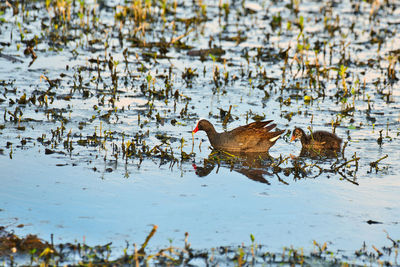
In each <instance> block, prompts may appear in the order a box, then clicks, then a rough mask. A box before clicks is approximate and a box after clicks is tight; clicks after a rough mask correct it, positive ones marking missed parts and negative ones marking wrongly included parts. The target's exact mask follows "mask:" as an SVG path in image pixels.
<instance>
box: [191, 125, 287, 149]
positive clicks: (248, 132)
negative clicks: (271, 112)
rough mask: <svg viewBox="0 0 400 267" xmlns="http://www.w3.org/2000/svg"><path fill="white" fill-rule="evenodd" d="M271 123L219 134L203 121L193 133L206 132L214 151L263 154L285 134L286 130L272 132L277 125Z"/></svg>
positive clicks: (247, 126)
mask: <svg viewBox="0 0 400 267" xmlns="http://www.w3.org/2000/svg"><path fill="white" fill-rule="evenodd" d="M271 122H272V120H269V121H256V122H253V123H250V124H247V125H244V126H240V127H238V128H236V129H233V130H231V131H229V132H223V133H217V132H216V131H215V129H214V126H213V125H212V124H211V123H210V122H209V121H208V120H204V119H201V120H199V121H198V122H197V124H196V128H195V129H194V130H193V133H196V132H197V131H205V132H206V133H207V136H208V140H209V141H210V143H211V145H212V146H213V148H214V149H217V150H222V151H227V152H241V153H242V152H243V153H250V152H256V153H263V152H268V150H269V148H270V147H271V146H273V145H274V144H275V142H276V140H277V139H278V138H279V137H280V136H281V134H282V133H284V132H285V131H284V130H281V131H276V132H270V131H271V130H272V129H274V128H275V127H276V124H274V123H273V124H269V123H271Z"/></svg>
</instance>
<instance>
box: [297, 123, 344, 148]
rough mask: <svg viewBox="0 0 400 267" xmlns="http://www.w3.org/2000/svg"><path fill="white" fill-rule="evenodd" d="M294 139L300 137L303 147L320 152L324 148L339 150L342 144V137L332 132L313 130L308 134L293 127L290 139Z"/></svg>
mask: <svg viewBox="0 0 400 267" xmlns="http://www.w3.org/2000/svg"><path fill="white" fill-rule="evenodd" d="M295 139H300V141H301V145H302V147H303V149H306V150H314V151H320V152H323V151H325V150H328V151H340V147H341V144H342V139H341V138H339V137H338V136H337V135H336V134H334V133H330V132H326V131H315V132H312V133H311V134H310V135H306V133H305V132H304V131H303V130H302V129H300V128H295V129H294V130H293V134H292V139H291V141H294V140H295Z"/></svg>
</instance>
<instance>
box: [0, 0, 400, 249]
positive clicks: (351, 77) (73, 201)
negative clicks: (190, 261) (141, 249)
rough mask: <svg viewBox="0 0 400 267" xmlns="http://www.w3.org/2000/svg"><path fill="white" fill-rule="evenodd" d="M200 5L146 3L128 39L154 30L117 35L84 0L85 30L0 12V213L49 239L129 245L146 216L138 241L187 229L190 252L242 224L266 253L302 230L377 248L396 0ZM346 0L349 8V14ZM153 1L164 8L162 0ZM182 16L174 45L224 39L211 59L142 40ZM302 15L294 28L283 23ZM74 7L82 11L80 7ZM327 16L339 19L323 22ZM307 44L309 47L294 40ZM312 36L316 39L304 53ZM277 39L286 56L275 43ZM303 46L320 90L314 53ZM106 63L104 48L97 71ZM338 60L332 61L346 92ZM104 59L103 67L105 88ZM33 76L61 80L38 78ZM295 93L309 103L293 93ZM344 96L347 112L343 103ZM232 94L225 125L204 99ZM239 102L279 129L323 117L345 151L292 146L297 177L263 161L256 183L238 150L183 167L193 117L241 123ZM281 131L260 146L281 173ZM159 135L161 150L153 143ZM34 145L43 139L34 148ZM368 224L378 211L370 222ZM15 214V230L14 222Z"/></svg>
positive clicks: (303, 243) (393, 124)
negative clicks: (142, 27)
mask: <svg viewBox="0 0 400 267" xmlns="http://www.w3.org/2000/svg"><path fill="white" fill-rule="evenodd" d="M288 2H290V1H288ZM108 4H109V5H113V4H112V3H108ZM207 4H208V5H207V7H206V13H207V15H206V17H204V14H203V15H202V14H197V13H196V12H198V11H196V10H198V7H196V6H192V4H188V3H184V2H182V3H179V4H178V6H177V11H176V17H175V15H174V16H173V15H170V16H166V23H165V24H164V22H163V20H162V19H161V18H162V16H161V15H160V13H158V12H161V8H159V7H153V9H152V11H151V12H154V13H153V14H154V17H153V21H150V22H149V24H150V25H151V27H149V28H146V32H145V33H144V36H145V38H144V37H142V36H141V35H137V36H136V38H139V39H140V38H142V39H143V40H146V42H147V43H151V42H154V43H153V45H152V46H151V47H144V46H146V45H145V44H142V45H138V44H137V43H135V42H134V41H132V36H133V33H132V29H133V28H134V26H133V25H137V24H132V23H133V22H129V19H130V18H128V17H127V18H125V24H124V25H122V26H121V25H120V22H115V17H114V11H113V9H109V8H104V9H103V8H101V7H99V6H97V7H95V10H96V14H100V15H101V18H102V19H101V20H100V21H98V22H97V23H95V26H91V27H90V29H91V31H90V32H85V31H83V30H82V29H81V28H85V26H82V27H80V28H79V27H76V28H74V27H70V26H64V27H65V31H63V30H62V27H61V26H62V25H64V24H63V23H62V22H59V24H60V26H59V29H58V30H55V29H53V28H52V29H51V30H50V29H48V28H46V27H45V28H44V29H42V28H41V26H40V22H43V23H45V24H46V25H47V26H48V25H53V24H52V23H55V22H54V21H55V20H53V21H52V23H50V21H49V19H48V17H50V18H54V17H56V16H55V15H54V14H55V13H54V11H53V9H51V8H50V9H49V11H47V10H46V9H45V8H41V5H42V3H33V4H30V5H28V6H27V7H26V8H28V9H30V12H29V15H26V18H25V20H23V19H22V17H21V14H19V15H18V16H15V17H13V16H12V13H11V9H9V8H6V9H5V14H4V15H2V17H3V18H5V20H6V22H5V23H4V24H2V26H1V28H0V29H1V33H0V41H1V42H3V43H9V44H10V45H9V46H8V45H4V49H3V50H2V54H4V55H9V56H12V57H15V58H17V59H19V60H20V61H22V62H23V63H21V62H19V61H18V62H11V61H10V60H9V59H7V58H5V57H0V65H1V68H0V80H1V81H3V83H2V89H1V90H2V95H1V96H0V98H1V99H3V100H4V101H2V102H1V103H0V107H1V110H0V114H2V113H4V114H5V116H2V117H3V118H2V119H0V125H3V126H4V127H2V129H1V130H0V149H1V150H2V155H0V158H1V160H0V166H1V169H2V170H3V171H2V174H0V177H1V181H2V185H3V186H2V187H1V188H0V208H1V211H0V224H1V225H5V226H8V228H9V229H12V230H15V231H16V233H18V234H28V233H33V234H38V235H39V236H40V237H41V238H44V239H47V240H48V239H50V235H51V234H54V238H55V241H56V242H73V241H78V242H86V243H88V244H92V245H94V244H104V243H108V242H110V241H112V242H113V246H115V247H118V248H121V247H124V246H125V242H126V241H128V242H129V243H138V244H140V243H142V242H143V241H144V240H145V237H146V236H147V234H148V233H149V232H150V230H151V228H152V225H153V224H156V225H158V226H159V228H158V231H157V233H156V235H155V236H154V237H153V238H152V239H151V242H150V246H151V247H153V248H158V247H162V246H165V245H168V244H169V243H170V242H171V241H172V242H173V244H175V245H178V246H179V245H183V240H184V233H185V232H188V233H189V242H191V243H192V246H193V247H196V248H211V247H216V246H222V245H237V244H241V243H242V242H244V243H250V234H253V235H254V236H255V238H256V241H257V242H258V243H261V244H264V245H266V246H267V247H268V248H270V249H271V251H280V250H281V248H282V247H283V246H290V245H293V246H294V247H304V248H306V249H312V244H313V240H316V241H317V242H319V243H323V242H328V247H329V248H330V249H332V250H339V249H341V250H345V251H348V252H349V254H351V253H352V251H354V250H355V249H358V248H360V247H361V245H362V244H363V242H365V243H366V244H367V245H368V246H369V248H371V245H375V246H376V247H381V246H383V245H388V244H390V241H388V240H387V238H386V232H387V233H388V234H389V235H390V236H391V237H392V238H394V239H398V238H399V236H400V228H399V227H398V224H399V222H400V218H399V216H398V214H400V208H399V207H398V205H397V203H398V201H399V194H398V192H400V190H399V189H400V188H399V187H400V183H399V180H398V179H399V177H400V173H399V171H398V168H397V164H398V162H399V159H400V157H399V149H398V148H399V145H400V144H399V138H398V135H399V133H400V127H399V120H400V115H399V109H400V105H399V100H400V99H399V82H398V81H397V79H393V77H392V76H390V75H389V73H390V72H389V70H388V68H389V66H390V68H393V69H394V73H395V74H396V75H398V73H399V64H398V62H397V61H398V59H397V61H396V60H395V59H393V58H396V57H398V52H396V51H397V50H396V49H398V48H399V47H398V34H397V32H398V31H399V26H398V24H395V23H393V21H396V18H397V15H398V12H399V11H398V10H399V3H397V2H394V3H392V4H391V5H392V6H393V7H394V8H393V7H388V6H386V5H385V4H382V5H381V6H380V8H379V10H377V11H376V12H378V13H377V15H376V16H373V17H372V19H370V10H371V8H372V7H371V5H369V4H368V3H364V2H363V3H359V4H358V3H352V2H345V3H342V4H338V5H335V6H333V7H330V6H329V5H328V4H327V7H324V3H319V2H313V1H306V2H304V3H301V4H300V6H299V14H298V15H296V13H295V12H294V11H293V10H292V9H289V8H288V6H287V5H286V4H288V3H280V4H274V3H271V2H269V1H260V2H259V3H258V5H259V6H260V7H262V9H261V10H259V6H257V5H254V3H253V5H254V6H253V7H252V5H250V6H248V7H249V8H250V9H252V8H254V7H257V8H254V14H252V13H253V12H250V13H246V10H245V9H243V7H242V6H241V5H238V4H235V3H230V13H229V16H228V19H227V20H226V19H225V18H224V16H225V15H224V14H225V13H224V12H225V11H223V10H221V11H220V9H219V8H218V2H216V3H211V2H210V3H207ZM354 4H357V5H359V8H360V12H361V13H359V14H357V15H354V14H353V11H352V10H354V9H355V7H354ZM352 5H353V6H352ZM88 6H89V7H90V8H92V7H93V6H92V5H88ZM122 6H124V5H122ZM128 6H129V5H128ZM35 7H37V8H38V9H35ZM310 7H312V9H310ZM168 8H169V11H170V12H172V11H171V10H173V7H172V6H169V7H168ZM73 10H75V11H76V10H79V7H75V9H73ZM279 12H280V13H279ZM220 13H221V14H222V15H221V17H220V16H219V15H218V14H220ZM25 14H26V13H25ZM73 14H75V13H73ZM279 14H280V16H281V19H282V27H281V28H280V27H279V26H276V27H277V28H276V30H273V27H272V26H271V25H273V24H271V21H273V16H275V17H278V16H279ZM194 15H197V16H198V17H199V18H202V19H203V20H199V21H198V22H197V23H198V24H197V25H191V26H192V27H194V30H193V32H191V33H189V34H188V35H187V36H186V37H183V38H182V39H181V40H182V43H184V44H186V45H189V46H193V49H192V50H196V49H206V48H208V44H209V42H211V43H212V45H217V46H221V48H222V49H224V50H225V54H224V55H222V56H221V57H222V59H218V57H216V58H215V57H214V59H215V60H213V59H212V58H211V57H210V56H208V55H207V54H206V56H205V58H204V59H202V58H200V57H194V56H189V55H187V50H185V49H184V48H182V47H179V46H178V45H177V46H175V47H174V46H171V47H167V48H166V49H167V53H166V54H165V56H164V55H163V53H162V48H160V47H162V45H157V43H156V42H160V40H161V39H160V36H161V37H163V38H164V39H165V40H171V38H173V37H177V36H179V35H181V34H184V33H185V24H184V23H183V22H182V20H177V21H176V22H175V24H176V25H177V26H176V27H177V28H176V29H175V31H174V30H172V28H171V27H172V26H171V25H172V24H171V23H172V20H174V19H177V18H180V19H182V18H190V17H193V16H194ZM324 15H325V16H326V18H327V22H326V24H324ZM300 16H302V17H303V19H304V22H303V23H304V31H303V33H304V37H303V36H302V35H300V27H299V26H296V25H297V24H299V23H300V22H299V21H300V20H301V18H300ZM337 16H338V17H339V20H337V19H336V18H337ZM36 17H37V18H38V19H37V18H36ZM34 18H35V19H34ZM85 18H89V20H91V19H93V14H89V15H88V14H86V15H85ZM16 21H17V22H20V23H21V25H22V26H21V27H22V29H26V31H25V32H24V36H25V37H24V40H29V39H31V38H34V35H35V34H36V35H38V39H39V40H40V41H39V42H38V43H39V44H38V45H37V46H35V47H34V51H35V52H36V54H37V56H38V57H37V59H36V60H35V61H34V62H33V63H32V64H31V65H30V66H29V63H30V62H31V58H30V57H29V56H28V57H25V56H24V54H23V50H24V49H25V46H26V44H25V42H23V41H21V40H20V37H19V34H20V30H19V27H18V26H17V22H16ZM84 21H86V20H84ZM353 22H354V27H353V30H351V29H349V27H350V25H351V23H353ZM80 23H81V21H80V19H79V17H78V16H72V20H71V25H75V26H77V25H81V24H80ZM296 23H297V24H296ZM289 24H290V27H289V26H288V25H289ZM84 25H85V24H84ZM113 25H114V27H113ZM116 25H117V26H118V27H117V26H116ZM324 25H330V26H324ZM120 26H121V27H122V30H121V32H122V33H123V38H122V40H123V42H122V45H121V44H120V43H121V42H120V40H119V37H118V34H119V31H118V29H119V27H120ZM336 26H337V27H338V28H339V30H336V31H333V32H329V30H327V29H331V28H334V27H336ZM50 27H53V26H50ZM385 31H386V32H385ZM50 33H57V34H60V36H63V35H68V34H71V36H70V39H71V40H70V41H69V42H67V43H63V42H59V43H57V40H61V39H62V38H61V39H60V38H56V39H54V40H52V39H50V38H49V36H50ZM11 35H12V39H10V36H11ZM238 35H240V36H242V37H246V39H245V40H244V41H243V42H241V43H237V42H236V41H235V40H236V39H229V38H233V37H237V36H238ZM96 38H97V39H99V41H98V43H96V44H93V45H91V43H90V42H89V40H95V39H96ZM130 38H131V39H130ZM210 38H212V40H211V41H210ZM374 38H375V39H374ZM376 38H378V39H376ZM379 38H380V39H379ZM104 40H106V41H107V44H108V45H110V46H109V47H106V46H105V44H104ZM379 40H380V41H379ZM378 41H379V42H381V43H380V44H378V43H377V42H378ZM54 42H55V43H54ZM323 42H326V45H325V46H323ZM308 44H310V48H308V49H301V46H304V47H307V45H308ZM317 44H318V45H319V46H322V47H321V48H320V50H319V52H318V55H317V56H316V55H315V52H314V50H313V48H314V47H316V46H317ZM289 45H290V49H289V50H288V56H289V57H288V61H287V64H285V62H284V53H283V51H284V50H286V49H287V48H288V47H289ZM18 46H20V48H19V50H18V49H17V48H18ZM343 47H346V48H345V50H343V49H344V48H343ZM50 48H51V49H50ZM124 49H127V54H126V60H125V56H124ZM324 50H325V52H323V51H324ZM145 52H146V53H148V54H149V53H156V54H157V57H154V54H153V55H152V56H148V54H146V53H145ZM330 53H331V54H332V58H331V59H330V56H329V54H330ZM247 55H248V58H247V59H246V57H247ZM257 55H259V60H257ZM110 56H112V59H111V58H110ZM97 58H99V65H97ZM317 58H318V64H319V66H320V68H319V72H320V73H321V74H320V76H319V77H318V80H319V82H320V83H321V85H320V86H319V85H318V82H317V81H316V80H317V75H316V74H315V73H316V68H315V66H314V65H315V64H317V63H316V62H317ZM224 60H225V61H224ZM393 60H394V61H393ZM116 61H118V62H116ZM109 62H113V65H112V67H111V69H112V71H110V67H109V66H110V65H109ZM299 62H300V63H299ZM301 62H303V63H301ZM305 62H307V63H305ZM393 62H397V63H396V64H393ZM67 65H68V67H67ZM340 65H344V66H345V67H347V70H346V73H345V76H344V77H345V80H346V86H347V88H348V95H347V96H345V95H344V86H343V83H342V81H343V78H342V77H341V76H340V74H339V72H338V70H340ZM126 66H128V69H126ZM298 66H299V67H298ZM313 66H314V67H313ZM189 67H190V68H191V69H192V70H194V72H195V76H194V77H193V79H191V80H190V81H189V80H185V79H184V78H182V74H183V73H185V72H186V71H187V68H189ZM283 67H285V73H284V72H283ZM98 68H100V70H98ZM302 68H304V70H302ZM327 69H329V71H327ZM115 71H116V72H115ZM112 72H113V73H116V75H117V76H116V77H117V80H118V85H117V87H116V89H117V90H116V91H114V86H115V80H113V75H112ZM98 73H100V77H99V76H98ZM214 73H219V76H218V75H215V74H214ZM264 73H265V74H264ZM322 73H323V74H322ZM42 75H44V76H46V77H47V78H48V79H50V80H55V79H59V81H58V82H56V81H53V84H54V86H50V83H49V82H47V81H46V78H44V77H42V78H40V77H41V76H42ZM224 77H228V78H227V82H225V80H224ZM313 79H314V80H313ZM168 86H171V87H170V88H171V89H168V88H169V87H168ZM323 88H325V89H324V93H325V95H326V96H325V97H322V96H321V92H322V90H323ZM24 93H25V94H26V95H27V99H29V98H30V97H33V96H36V102H34V103H33V101H32V102H29V101H28V103H27V104H23V103H22V104H18V100H19V99H20V98H21V96H22V95H23V94H24ZM304 95H308V96H311V97H312V98H313V100H312V101H311V102H310V103H307V102H305V101H304ZM336 95H338V97H336ZM40 96H42V97H43V99H42V100H39V98H40ZM66 96H67V98H66ZM45 97H47V101H46V100H45V99H46V98H45ZM289 98H290V101H289V100H288V99H289ZM368 98H369V101H368ZM346 101H347V102H346ZM353 101H354V106H355V110H354V111H350V112H348V113H346V112H344V110H345V109H347V108H348V107H351V106H353ZM13 102H14V103H13ZM230 105H232V110H231V115H232V117H233V120H231V121H230V122H229V123H228V125H227V126H224V125H223V123H222V122H223V118H221V116H220V109H223V110H225V111H227V110H228V109H229V106H230ZM368 106H370V108H369V107H368ZM18 109H19V110H21V111H22V113H23V114H22V115H21V114H20V113H19V111H18ZM8 112H10V113H11V114H14V113H15V114H16V115H15V117H14V116H13V115H10V113H8ZM157 114H158V115H157ZM255 115H259V116H265V119H273V120H274V121H275V123H276V124H277V125H278V127H279V128H280V129H288V130H292V129H293V128H294V127H295V126H298V127H302V128H303V129H305V130H306V129H307V127H308V126H312V128H313V130H320V129H324V130H328V131H330V130H331V129H332V122H336V123H337V124H338V126H337V128H336V133H337V134H338V135H339V136H340V137H342V138H343V139H344V141H346V142H348V144H347V146H346V149H345V155H344V156H345V158H340V159H339V161H338V162H337V163H336V165H334V164H335V162H336V160H335V159H320V160H316V159H308V158H305V159H298V160H299V161H300V162H301V164H302V165H305V164H308V167H307V169H308V170H309V171H310V172H309V173H308V174H307V176H306V177H304V178H301V179H298V178H296V177H295V175H294V173H293V172H289V173H288V175H287V176H286V175H285V174H284V172H283V171H281V172H278V174H274V173H273V169H272V167H271V165H270V164H271V163H270V162H269V163H266V165H264V166H263V167H262V168H259V169H256V170H259V171H260V172H261V173H262V177H263V179H264V180H262V182H260V180H258V181H255V180H254V179H249V177H248V176H246V175H244V173H246V174H248V167H247V166H243V165H242V164H239V163H236V164H235V165H234V168H233V169H232V170H231V168H230V164H229V163H226V162H222V165H221V166H220V167H219V168H218V166H215V167H214V169H212V171H211V172H210V173H209V174H208V175H205V176H201V177H200V176H198V175H197V174H196V172H195V170H194V168H193V166H192V164H193V163H195V164H196V165H197V166H199V167H203V162H204V159H206V158H208V156H209V154H210V153H211V150H210V149H209V148H208V146H209V143H208V140H207V138H206V135H205V133H204V132H199V133H197V134H196V135H195V139H194V146H193V147H192V137H191V130H192V129H193V128H194V126H195V122H196V121H197V119H198V118H201V117H203V118H207V119H209V120H210V121H211V122H212V123H214V124H215V126H216V128H217V130H218V131H222V130H223V129H224V128H227V129H232V128H234V127H237V126H240V125H243V124H245V123H246V122H251V121H253V120H252V119H251V118H252V117H253V116H255ZM19 119H20V122H18V120H19ZM18 126H24V127H25V130H18V129H17V127H18ZM381 130H382V138H383V139H382V144H381V145H379V144H378V142H377V139H378V138H379V136H380V134H379V131H381ZM306 131H307V130H306ZM105 137H106V138H105ZM288 137H289V133H288V134H287V135H285V136H284V137H283V138H281V139H280V140H278V142H277V143H276V145H275V146H273V147H272V148H271V150H270V154H271V155H272V156H273V157H275V158H279V157H282V158H287V160H286V161H284V162H283V163H282V165H280V167H281V168H284V169H285V168H286V169H288V168H291V167H293V165H294V164H295V161H294V160H292V159H290V157H289V156H290V154H293V155H298V154H299V152H300V148H301V145H300V144H299V142H297V143H290V142H289V140H288V139H290V138H288ZM135 138H136V146H137V147H136V154H135V155H133V156H132V157H130V158H128V159H126V157H123V153H122V150H123V149H122V144H123V143H124V145H125V146H126V147H127V146H128V144H127V142H128V141H131V140H135ZM165 138H166V139H165ZM182 138H183V139H184V142H183V146H182ZM142 140H144V142H143V141H142ZM162 140H167V141H164V143H163V141H162ZM9 143H12V145H10V144H9ZM200 144H201V145H200ZM157 146H160V147H159V149H160V150H162V151H165V152H166V153H167V154H168V155H169V156H170V158H169V159H170V160H168V159H167V158H165V157H162V156H160V153H158V152H157V151H158V150H154V148H155V147H157ZM46 149H47V152H49V151H50V152H54V153H52V154H46V153H45V152H46ZM142 149H144V151H147V152H143V151H142ZM152 149H153V150H152ZM192 150H193V154H191V155H190V157H189V159H187V160H181V154H182V153H181V151H183V152H185V153H187V154H190V153H191V152H192ZM140 151H142V152H140ZM149 151H152V152H149ZM155 151H156V152H155ZM139 152H140V153H139ZM385 155H388V157H387V158H385V159H383V160H382V161H380V162H379V163H378V167H379V170H378V171H375V169H371V167H370V163H371V162H374V161H377V160H378V159H380V158H382V157H384V156H385ZM352 157H359V158H360V159H359V160H358V166H356V165H355V162H351V163H349V164H348V165H346V166H343V168H341V169H340V172H341V174H340V173H338V172H336V173H328V172H323V173H321V174H319V169H318V168H317V167H315V166H314V167H313V164H317V165H318V166H319V167H321V168H325V169H331V168H332V166H333V167H334V166H338V165H340V164H342V163H344V162H345V161H346V160H350V159H351V158H352ZM172 158H173V160H171V159H172ZM246 171H247V172H246ZM253 178H254V177H253ZM355 183H357V184H358V185H356V184H355ZM369 220H372V221H377V222H380V223H379V224H368V223H367V222H368V221H369ZM19 224H23V225H24V226H23V227H22V228H19V227H17V226H18V225H19Z"/></svg>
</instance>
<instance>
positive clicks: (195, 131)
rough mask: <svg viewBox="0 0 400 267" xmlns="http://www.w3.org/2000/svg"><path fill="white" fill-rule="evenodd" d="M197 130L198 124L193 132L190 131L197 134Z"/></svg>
mask: <svg viewBox="0 0 400 267" xmlns="http://www.w3.org/2000/svg"><path fill="white" fill-rule="evenodd" d="M198 130H199V124H197V125H196V128H194V130H193V131H192V133H194V134H195V133H197V131H198Z"/></svg>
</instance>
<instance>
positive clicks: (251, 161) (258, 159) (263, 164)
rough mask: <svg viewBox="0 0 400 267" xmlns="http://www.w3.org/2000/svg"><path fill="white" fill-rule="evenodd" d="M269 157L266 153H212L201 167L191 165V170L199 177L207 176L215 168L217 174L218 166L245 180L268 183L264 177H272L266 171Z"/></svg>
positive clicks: (269, 164) (270, 173) (269, 161)
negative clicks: (237, 174) (238, 174)
mask: <svg viewBox="0 0 400 267" xmlns="http://www.w3.org/2000/svg"><path fill="white" fill-rule="evenodd" d="M270 159H271V156H270V155H269V154H268V153H227V152H222V151H213V152H211V153H210V155H208V158H206V159H204V165H203V166H197V165H196V164H193V168H194V170H195V172H196V174H197V175H198V176H199V177H204V176H207V175H209V174H210V173H211V172H212V170H213V169H214V168H215V167H216V166H217V172H218V169H219V167H220V166H222V167H226V168H230V169H231V170H233V171H236V172H238V173H240V174H243V175H244V176H246V177H247V178H249V179H251V180H253V181H256V182H260V183H264V184H268V185H269V184H270V182H269V181H268V180H267V179H265V178H264V176H273V173H272V172H269V171H268V169H269V168H270V167H271V160H270Z"/></svg>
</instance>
